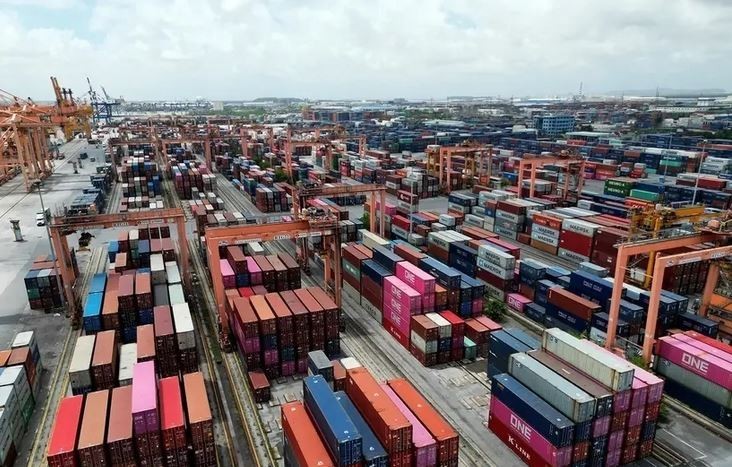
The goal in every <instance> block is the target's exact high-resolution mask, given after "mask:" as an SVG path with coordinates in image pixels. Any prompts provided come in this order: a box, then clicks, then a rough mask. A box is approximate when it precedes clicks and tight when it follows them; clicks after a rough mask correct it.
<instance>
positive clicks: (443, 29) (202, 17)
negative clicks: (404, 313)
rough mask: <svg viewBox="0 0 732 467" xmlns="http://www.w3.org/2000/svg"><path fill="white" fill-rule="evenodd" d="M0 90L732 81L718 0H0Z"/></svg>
mask: <svg viewBox="0 0 732 467" xmlns="http://www.w3.org/2000/svg"><path fill="white" fill-rule="evenodd" d="M0 25H2V27H0V89H3V90H5V91H8V92H11V93H13V94H16V95H19V96H21V97H28V96H30V97H33V98H34V99H36V100H45V99H49V98H51V97H52V89H51V85H50V81H49V77H50V76H56V77H58V79H59V82H60V83H61V85H62V86H64V87H70V88H71V89H73V90H74V92H75V94H77V95H78V94H84V93H86V92H87V90H88V86H87V84H86V77H87V76H88V77H89V78H90V79H91V80H92V83H93V84H94V85H95V87H96V88H97V90H99V87H100V86H104V87H105V89H106V90H107V92H108V93H109V94H110V95H111V96H114V97H120V96H123V97H124V98H125V99H128V100H158V99H194V98H197V97H202V98H206V99H212V100H223V99H251V98H256V97H262V96H275V97H301V98H312V99H346V98H349V99H377V98H383V99H388V98H396V97H403V98H408V99H422V98H424V99H429V98H434V99H440V98H444V97H446V96H454V95H481V96H486V95H490V96H502V97H510V96H516V97H519V96H528V95H532V96H553V95H566V94H570V93H576V92H577V91H578V90H579V86H580V82H582V83H583V88H584V92H585V94H593V93H595V94H597V93H603V92H607V91H609V90H618V89H655V88H656V87H657V86H660V87H662V88H674V89H690V88H692V89H700V88H722V89H727V90H732V82H731V81H732V60H730V57H732V27H731V26H730V25H732V0H610V1H606V0H523V1H518V0H474V1H470V0H218V1H215V0H164V1H161V0H137V1H135V0H100V1H95V0H0Z"/></svg>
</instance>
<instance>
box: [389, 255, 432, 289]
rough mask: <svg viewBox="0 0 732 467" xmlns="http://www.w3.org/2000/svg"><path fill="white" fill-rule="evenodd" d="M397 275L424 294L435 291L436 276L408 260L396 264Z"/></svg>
mask: <svg viewBox="0 0 732 467" xmlns="http://www.w3.org/2000/svg"><path fill="white" fill-rule="evenodd" d="M396 276H397V278H399V280H401V281H403V282H404V283H405V284H407V285H408V286H409V287H411V288H413V289H414V290H416V291H417V292H419V293H421V294H423V295H433V294H434V293H435V278H434V277H432V276H431V275H429V274H427V273H426V272H425V271H423V270H421V269H419V268H418V267H417V266H415V265H413V264H412V263H410V262H408V261H401V262H399V263H397V264H396Z"/></svg>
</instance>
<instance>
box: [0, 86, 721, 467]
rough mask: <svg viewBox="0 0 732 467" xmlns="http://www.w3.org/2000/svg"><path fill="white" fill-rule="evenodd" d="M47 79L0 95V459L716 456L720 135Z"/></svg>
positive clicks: (623, 460)
mask: <svg viewBox="0 0 732 467" xmlns="http://www.w3.org/2000/svg"><path fill="white" fill-rule="evenodd" d="M51 85H52V88H53V90H54V93H55V95H56V102H55V103H53V104H50V105H42V104H37V103H36V102H34V101H32V100H30V99H23V98H20V97H17V96H16V95H13V94H9V93H3V94H0V132H1V133H0V134H2V140H0V144H2V146H1V147H0V156H1V157H2V185H0V213H1V214H0V217H2V218H3V221H4V222H6V224H5V225H6V228H5V229H4V230H3V232H4V233H2V234H0V241H1V242H3V243H4V248H2V253H1V254H0V262H2V266H3V267H2V268H0V277H1V278H2V281H1V282H0V284H2V286H0V287H1V288H0V294H2V302H3V303H4V306H3V307H2V308H1V309H2V315H1V317H0V349H3V350H0V434H1V435H0V463H2V465H4V466H6V465H7V466H9V465H45V464H48V465H50V466H72V465H167V466H182V465H206V466H209V465H257V466H279V465H286V466H311V465H312V466H314V465H320V466H328V465H373V466H376V465H379V466H382V465H384V466H385V465H400V466H401V465H415V466H438V465H439V466H457V465H461V466H501V467H503V466H513V465H517V466H518V465H522V464H528V465H530V466H569V465H578V466H579V465H592V466H601V465H607V466H615V465H638V466H660V465H667V466H678V465H711V466H722V465H729V462H730V459H731V458H732V444H731V442H732V435H731V434H730V433H732V431H731V430H730V428H731V427H732V347H731V346H730V339H732V311H731V310H732V309H731V308H730V306H732V305H731V303H732V298H730V297H732V292H730V289H729V286H728V279H727V278H728V274H729V273H730V272H731V271H732V268H731V267H730V262H729V258H730V256H731V253H732V245H731V244H730V242H729V239H730V237H732V223H731V222H732V217H731V215H730V212H732V211H731V209H732V206H731V204H732V188H728V187H729V184H728V179H729V175H730V173H732V171H731V170H730V166H729V163H728V161H729V159H730V157H732V141H730V140H724V139H713V138H701V137H695V136H684V135H681V134H679V133H659V134H655V135H652V134H648V133H644V134H643V135H642V136H641V137H639V138H636V139H632V138H631V136H628V137H627V138H626V139H625V140H621V139H620V138H616V137H613V136H609V135H608V134H605V135H603V134H601V133H600V132H592V131H577V132H574V131H572V129H571V128H568V129H566V130H565V131H563V132H562V133H561V134H559V135H554V136H547V135H545V134H541V131H540V130H541V129H542V128H544V127H542V126H540V125H542V123H541V121H539V120H536V119H530V124H529V125H528V127H527V128H519V127H516V126H514V129H511V127H510V125H509V129H506V126H505V125H502V124H500V123H499V122H498V121H497V120H493V119H491V118H488V117H486V118H485V120H484V121H480V120H473V121H474V122H475V123H470V124H469V125H459V129H456V128H453V127H457V126H458V125H457V123H461V122H455V121H453V122H450V121H448V120H447V119H445V120H444V121H442V123H439V122H438V123H439V125H438V126H435V125H436V123H435V121H434V120H428V119H426V118H422V119H417V121H416V122H414V121H412V122H410V123H409V124H405V123H403V121H402V120H400V119H399V118H394V117H395V116H396V115H399V113H400V112H407V111H409V110H410V108H409V105H407V104H404V103H394V102H390V103H388V104H384V106H382V108H381V109H380V108H379V107H378V106H374V107H373V110H369V111H364V110H362V109H356V108H354V107H353V106H350V104H348V103H345V104H343V105H342V106H339V107H338V108H336V109H333V108H332V107H330V106H327V105H322V106H319V105H318V104H317V103H311V104H308V105H301V104H298V111H297V112H296V113H295V114H294V116H292V114H290V117H289V118H284V119H283V118H281V117H280V116H281V115H282V114H284V113H285V112H284V110H283V109H278V108H271V109H269V110H268V111H267V112H268V115H266V118H259V119H252V118H247V119H242V118H235V117H226V118H222V117H216V116H213V114H211V115H208V116H206V115H198V114H197V115H194V114H193V112H191V113H190V114H188V113H186V112H183V114H182V115H181V114H176V115H173V114H172V113H171V112H167V111H166V110H163V111H156V112H154V113H152V112H151V113H148V114H144V113H141V112H140V109H139V108H133V107H131V106H128V108H127V109H126V110H125V112H116V111H115V112H112V110H111V109H109V108H108V107H109V106H105V105H102V103H100V102H99V101H98V100H94V99H92V101H91V103H87V102H86V101H85V100H84V99H80V98H74V97H73V95H72V93H71V91H69V90H67V89H66V88H62V87H60V85H59V84H58V80H56V79H55V78H52V79H51ZM90 87H91V84H90ZM90 91H92V92H90V95H93V94H94V93H93V89H90ZM105 94H106V92H105ZM290 105H291V104H287V106H290ZM450 105H451V104H450V103H449V102H448V103H444V104H440V105H438V106H436V107H435V108H436V109H437V110H436V111H437V112H439V111H444V112H445V114H446V115H447V114H450V115H455V114H454V112H447V109H449V107H450ZM471 105H483V106H485V105H489V104H486V103H483V102H481V103H479V104H470V103H464V104H461V106H462V108H466V107H467V108H469V107H470V106H471ZM491 105H492V104H491ZM592 105H595V106H596V107H599V108H601V109H603V111H604V112H605V114H612V113H622V112H624V111H626V110H628V109H629V108H631V107H632V108H633V110H634V112H635V113H637V114H638V120H639V121H641V120H642V116H643V115H644V112H650V111H649V110H648V109H647V108H644V107H643V106H642V104H638V103H633V104H628V105H626V104H624V103H622V102H612V103H601V104H592V103H582V104H580V103H578V102H576V101H567V102H565V103H552V104H551V105H548V106H547V107H548V108H550V110H551V111H552V113H553V114H558V113H560V112H562V113H563V114H564V115H569V116H571V119H572V122H574V121H575V120H577V121H580V120H581V119H583V118H588V117H587V115H588V111H587V108H588V107H590V106H592ZM197 107H198V105H197ZM387 108H388V110H384V109H387ZM500 108H501V109H503V112H504V113H505V116H504V117H503V118H509V117H510V119H511V120H512V121H511V123H512V124H514V125H517V124H518V123H519V122H520V119H521V118H522V115H523V113H522V111H521V109H520V107H519V106H515V105H513V104H510V103H502V104H500ZM156 110H158V109H156ZM177 110H180V109H177ZM205 110H206V109H204V112H205ZM286 110H291V109H290V108H289V107H288V108H287V109H286ZM196 112H200V109H198V108H197V109H196ZM123 113H124V114H123ZM270 117H271V118H270ZM546 118H551V116H548V117H546ZM596 118H598V119H599V118H600V117H596ZM386 120H391V121H392V122H393V126H391V127H390V129H388V130H385V129H384V127H383V126H379V125H376V124H375V123H376V122H380V121H381V122H383V121H386ZM357 122H359V123H362V124H356V123H357ZM532 130H533V131H532ZM52 133H53V134H58V135H61V134H63V137H62V138H61V137H59V138H56V137H54V138H53V140H54V141H56V140H57V139H58V140H59V141H58V142H57V143H54V144H50V143H49V138H48V137H49V135H50V134H52ZM630 134H631V132H630V131H629V135H630ZM5 349H6V350H5Z"/></svg>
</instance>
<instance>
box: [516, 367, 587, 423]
mask: <svg viewBox="0 0 732 467" xmlns="http://www.w3.org/2000/svg"><path fill="white" fill-rule="evenodd" d="M509 373H510V374H511V376H513V377H514V378H516V379H517V380H519V382H521V383H522V384H524V385H525V386H528V387H530V388H532V390H533V391H534V392H535V393H536V394H537V395H538V396H540V397H541V398H542V399H544V400H546V401H548V402H550V403H551V404H552V406H554V407H556V408H557V409H558V410H559V411H560V412H562V413H563V414H564V415H566V416H567V417H569V418H570V419H571V420H573V421H575V422H577V423H581V422H586V421H588V420H591V419H592V418H593V417H594V416H595V405H596V401H595V399H594V398H592V397H591V396H590V395H589V394H587V393H586V392H584V391H582V390H581V389H580V388H578V387H577V386H575V385H574V384H572V383H570V382H569V381H567V380H566V379H564V378H562V377H561V376H559V375H558V374H556V373H554V372H553V371H552V370H550V369H549V368H547V367H546V366H544V365H543V364H541V363H539V362H538V361H537V360H534V359H533V358H531V357H529V356H528V355H526V354H513V355H511V358H510V360H509Z"/></svg>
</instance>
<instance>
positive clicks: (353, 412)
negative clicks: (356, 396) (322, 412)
mask: <svg viewBox="0 0 732 467" xmlns="http://www.w3.org/2000/svg"><path fill="white" fill-rule="evenodd" d="M335 398H336V400H337V401H338V403H339V404H341V407H343V410H345V411H346V414H347V415H348V416H349V417H350V418H351V421H352V422H353V424H354V425H355V426H356V429H357V430H358V433H359V434H360V435H361V440H362V441H361V446H362V447H361V455H362V458H363V462H364V467H387V466H388V465H389V454H388V453H387V452H386V450H385V449H384V447H383V446H382V445H381V443H379V440H378V439H377V438H376V435H374V432H373V431H371V428H369V426H368V424H367V423H366V421H365V420H364V419H363V417H362V416H361V414H360V413H359V411H358V409H356V406H355V405H353V402H351V399H349V398H348V396H347V395H346V393H345V392H343V391H338V392H336V393H335Z"/></svg>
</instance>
